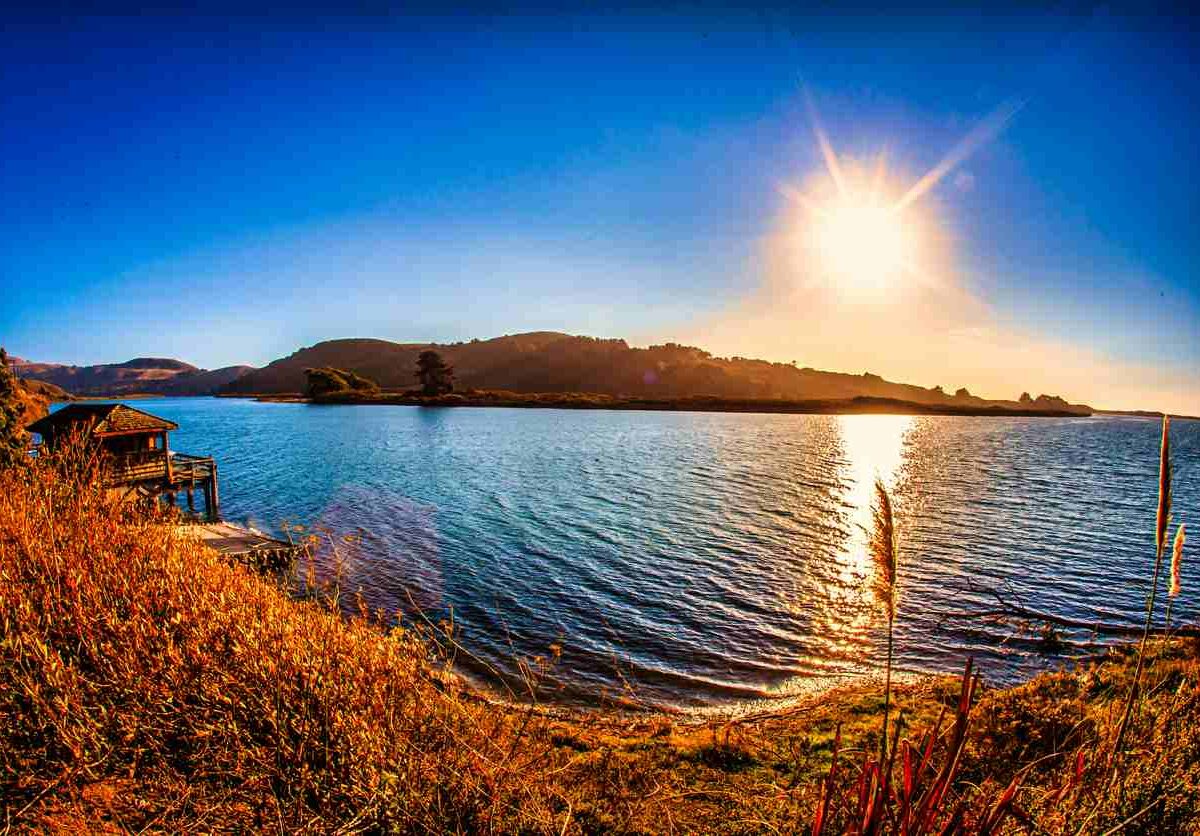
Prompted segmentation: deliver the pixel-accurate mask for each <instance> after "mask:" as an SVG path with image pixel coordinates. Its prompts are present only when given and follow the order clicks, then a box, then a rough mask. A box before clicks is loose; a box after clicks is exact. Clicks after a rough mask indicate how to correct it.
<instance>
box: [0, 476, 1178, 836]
mask: <svg viewBox="0 0 1200 836" xmlns="http://www.w3.org/2000/svg"><path fill="white" fill-rule="evenodd" d="M64 464H65V465H67V466H65V467H63V466H60V467H58V468H55V467H53V466H52V465H51V463H49V462H46V461H43V462H38V463H35V464H34V465H33V467H31V468H30V469H27V470H26V469H20V470H9V471H5V472H0V730H2V731H0V829H3V828H10V827H11V828H12V829H14V830H28V831H57V832H105V831H110V832H141V831H147V832H211V831H218V832H245V831H256V832H417V833H430V832H432V833H488V832H492V833H516V832H524V833H556V834H559V833H600V832H618V833H660V832H691V833H712V832H722V833H794V832H797V831H800V830H808V829H809V828H810V827H811V822H812V817H813V813H814V810H815V808H816V806H817V803H818V800H819V799H820V798H822V793H821V790H822V779H823V778H824V777H825V776H826V775H827V774H828V770H829V766H830V762H831V759H832V753H833V749H834V741H835V738H837V737H838V736H839V731H840V744H839V745H840V757H841V758H842V759H843V762H844V763H845V764H847V765H851V764H856V763H861V762H862V761H863V760H864V759H866V758H868V757H873V756H874V754H875V753H877V752H879V749H880V727H881V720H882V715H883V712H882V709H883V704H884V699H885V696H884V692H883V689H882V688H880V687H878V686H877V685H873V684H864V685H861V686H855V687H852V688H845V689H842V690H839V691H835V692H832V693H829V694H826V695H823V696H822V698H820V699H819V700H814V701H812V702H811V703H808V704H803V705H799V706H797V707H794V708H792V709H788V710H786V711H783V710H781V711H778V712H775V713H767V714H762V715H758V716H755V717H752V718H748V719H745V720H742V721H737V720H728V719H726V720H716V721H699V720H688V719H686V718H683V717H675V716H667V715H657V714H651V715H640V716H639V715H633V716H630V715H620V714H615V713H611V712H610V713H603V712H598V713H594V714H581V713H566V712H561V713H555V712H543V711H541V710H534V709H531V708H529V707H525V706H515V705H503V704H497V703H494V702H491V701H488V700H486V699H484V698H483V697H481V696H480V695H479V694H478V693H475V692H472V691H471V690H469V689H468V688H466V687H464V686H463V684H462V683H460V682H459V680H457V679H456V678H455V677H454V676H453V675H452V674H451V673H450V672H449V670H448V669H447V666H446V663H445V660H444V659H443V658H442V657H441V656H440V655H439V654H438V652H437V650H436V648H437V643H436V642H433V641H430V640H428V639H429V637H428V636H422V635H419V634H417V633H416V632H413V631H411V630H407V631H405V630H392V631H384V630H382V629H381V628H379V627H378V626H377V625H374V624H372V623H369V622H367V621H366V620H363V619H359V618H352V617H351V618H347V617H345V616H343V615H341V614H340V613H338V612H336V611H334V609H333V608H331V607H329V606H327V605H324V604H321V603H319V602H314V601H297V600H295V599H293V598H291V597H289V596H288V595H287V594H286V592H285V591H284V589H283V588H282V586H281V585H278V584H276V583H274V582H272V581H270V580H269V579H267V578H264V577H262V576H259V575H256V574H254V573H252V572H250V571H248V570H247V569H245V568H243V567H238V566H231V565H226V564H225V563H223V562H222V561H221V560H220V559H219V558H218V557H217V556H216V555H215V553H213V552H210V551H208V550H207V549H205V548H204V547H202V546H200V545H198V544H196V543H194V542H190V541H188V540H185V539H182V538H181V537H180V536H179V535H177V534H174V533H172V530H171V529H170V528H169V527H164V526H162V525H161V524H160V523H161V518H159V517H158V516H156V515H155V514H153V513H148V512H145V511H137V510H134V509H131V508H129V507H127V506H119V505H116V504H113V503H111V502H110V501H108V500H107V499H106V498H105V497H104V495H103V493H102V492H101V491H99V490H98V489H96V488H94V487H92V486H91V485H90V484H89V483H88V482H87V480H86V476H87V474H88V471H89V467H90V466H89V465H88V464H87V463H86V462H82V461H79V460H72V461H69V462H66V463H64ZM1135 661H1136V657H1135V656H1134V655H1133V654H1132V653H1131V652H1129V651H1128V650H1122V651H1118V652H1116V653H1114V654H1113V655H1112V657H1111V658H1110V659H1108V660H1106V661H1104V662H1103V663H1096V664H1092V665H1087V666H1084V667H1082V668H1080V669H1079V670H1078V671H1073V672H1063V673H1057V674H1047V675H1044V676H1041V677H1038V678H1037V679H1035V680H1033V681H1032V682H1030V683H1028V684H1026V685H1024V686H1021V687H1019V688H1015V689H1009V690H990V691H989V690H987V689H986V688H981V689H980V691H979V694H980V695H979V697H978V698H977V700H976V703H975V705H974V706H973V707H972V708H971V711H970V712H969V723H965V724H963V726H962V729H963V735H964V736H963V739H962V740H961V742H960V743H956V742H955V740H954V734H955V732H954V728H957V727H958V724H957V723H951V724H948V725H943V726H942V727H941V730H940V732H938V733H936V734H933V735H932V736H930V735H928V731H929V730H930V729H932V728H936V727H937V725H936V722H935V721H936V719H937V717H938V715H939V713H940V712H941V711H942V710H943V708H945V707H947V706H948V707H949V709H950V714H951V715H953V714H954V706H955V705H956V703H957V702H958V701H959V699H960V695H961V691H962V689H961V683H960V682H959V681H958V680H956V679H955V678H934V679H929V680H925V681H922V682H919V683H909V684H902V685H900V686H897V687H896V688H894V689H893V691H892V695H891V698H892V699H893V700H894V707H895V711H896V716H897V721H896V727H897V729H898V732H897V735H898V736H897V739H898V740H900V744H899V746H898V749H897V750H898V751H900V752H904V751H922V750H923V749H922V747H921V744H922V742H923V741H932V748H931V749H930V751H931V758H932V760H931V769H932V770H933V771H932V772H931V774H937V775H940V774H943V770H944V768H945V765H946V762H947V760H948V758H949V756H950V755H953V757H954V758H955V759H956V760H957V766H956V767H955V769H954V770H952V771H951V772H950V773H947V774H949V775H950V776H951V779H950V780H949V782H948V783H947V786H946V789H945V792H944V794H943V795H944V801H943V802H941V803H943V808H942V810H941V811H939V815H941V814H949V815H956V813H955V811H956V810H957V809H958V806H959V805H961V812H960V813H958V814H957V815H958V821H960V822H961V826H962V828H963V832H977V831H979V830H980V829H982V828H981V826H980V825H981V824H985V823H986V821H987V816H988V815H989V811H991V810H992V809H993V802H994V801H995V799H996V798H997V797H998V795H999V794H1000V793H1002V792H1003V790H1004V789H1005V787H1007V786H1010V785H1011V783H1012V781H1013V779H1014V778H1015V777H1017V775H1018V773H1019V772H1020V773H1021V774H1022V775H1023V778H1024V780H1023V782H1022V784H1021V788H1020V790H1019V792H1017V793H1016V797H1015V799H1014V801H1015V804H1014V808H1013V809H1014V810H1015V811H1016V814H1017V817H1016V818H1011V819H1008V820H1006V822H1005V824H1004V827H1006V828H1007V829H1008V831H1009V832H1037V833H1076V832H1078V831H1079V828H1080V825H1083V830H1082V832H1084V833H1093V834H1099V833H1104V832H1105V831H1106V830H1109V829H1110V828H1112V827H1114V826H1117V825H1119V824H1120V823H1121V822H1123V821H1125V820H1126V819H1130V818H1131V817H1132V820H1131V821H1130V822H1128V823H1127V824H1126V825H1125V830H1124V831H1123V832H1128V833H1172V834H1174V833H1187V832H1195V830H1196V828H1197V826H1198V824H1200V814H1198V813H1197V811H1198V810H1200V766H1198V764H1200V664H1198V662H1197V656H1196V650H1195V647H1194V646H1192V645H1185V644H1183V643H1180V642H1173V643H1167V642H1156V643H1154V644H1152V645H1151V647H1150V648H1149V650H1148V652H1147V655H1146V658H1145V671H1144V673H1143V677H1144V688H1143V689H1141V693H1142V695H1143V697H1142V701H1141V704H1140V710H1139V712H1138V713H1137V714H1136V715H1135V716H1134V718H1133V719H1132V720H1131V721H1130V725H1129V728H1128V733H1127V735H1126V745H1125V747H1124V749H1123V750H1122V752H1121V753H1120V756H1119V758H1118V761H1117V764H1116V766H1117V768H1116V778H1115V780H1114V781H1113V783H1112V784H1111V785H1109V784H1105V783H1103V782H1102V775H1101V772H1102V768H1103V764H1104V757H1103V753H1104V752H1105V751H1106V747H1108V746H1110V745H1111V740H1112V738H1113V730H1114V728H1115V726H1116V718H1117V717H1118V716H1119V714H1120V708H1121V702H1122V697H1123V695H1124V694H1125V693H1126V690H1127V689H1128V688H1129V686H1130V683H1131V681H1132V680H1133V678H1134V671H1135V669H1136V665H1135ZM905 740H909V741H911V744H910V745H906V744H905V742H904V741H905ZM898 760H902V759H899V758H898ZM1077 767H1078V768H1077ZM901 768H902V764H898V765H897V769H898V770H899V769H901ZM897 774H899V773H897ZM857 777H858V776H857V775H856V770H855V769H854V768H853V767H851V768H846V769H843V770H842V771H841V772H840V773H839V774H838V777H837V778H836V780H835V781H833V782H831V786H832V787H833V790H834V793H833V795H832V796H831V802H830V804H829V807H828V810H827V816H826V823H825V828H824V832H825V833H835V832H845V831H847V830H850V829H852V824H853V822H852V810H853V799H854V797H855V793H856V792H857V786H856V780H857ZM893 785H894V786H902V782H900V784H896V783H895V782H893ZM939 820H945V819H943V818H939ZM1035 821H1036V822H1038V824H1037V825H1036V827H1035V826H1034V825H1033V824H1032V823H1033V822H1035ZM893 824H894V823H893ZM891 828H892V825H889V824H888V822H887V820H886V819H884V820H883V825H882V829H881V830H880V831H879V832H896V830H895V829H891Z"/></svg>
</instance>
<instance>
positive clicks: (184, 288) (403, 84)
mask: <svg viewBox="0 0 1200 836" xmlns="http://www.w3.org/2000/svg"><path fill="white" fill-rule="evenodd" d="M1191 25H1192V24H1190V23H1188V22H1186V21H1183V22H1176V23H1175V24H1174V25H1168V24H1163V23H1157V24H1156V23H1152V22H1149V21H1148V20H1140V21H1139V20H1131V19H1128V18H1123V17H1121V16H1118V15H1114V14H1110V13H1107V12H1105V11H1103V10H1100V11H1085V12H1082V13H1076V14H1068V15H1060V16H1050V15H1046V16H1024V17H1002V16H999V15H996V14H963V15H960V16H957V17H945V18H942V17H931V16H916V17H909V18H906V19H888V18H886V17H883V16H878V15H877V16H874V17H866V18H863V17H857V16H855V17H846V18H836V17H829V16H824V17H820V16H818V17H813V16H804V15H797V14H791V13H784V12H765V13H761V14H754V15H735V14H733V13H723V12H717V11H711V10H710V11H707V12H706V13H704V14H700V13H693V14H688V13H682V14H679V15H676V16H674V17H665V16H655V17H651V16H647V15H645V14H641V13H628V14H622V13H618V12H610V13H606V14H604V15H602V16H597V15H594V16H586V15H581V16H574V17H564V16H562V15H554V16H550V15H539V16H535V15H510V16H504V17H475V18H456V19H421V20H417V19H397V18H385V17H359V18H354V17H342V18H337V19H332V18H322V17H318V16H316V15H315V13H313V14H308V15H300V14H295V13H293V14H292V15H290V16H281V17H275V18H271V19H270V20H268V19H266V18H237V19H234V20H232V21H225V20H221V19H218V18H216V17H209V18H201V19H192V20H184V19H182V18H162V19H144V18H138V19H133V18H128V19H89V20H74V21H73V20H70V19H63V20H59V21H56V22H53V23H50V22H46V21H33V20H31V21H27V22H25V23H19V24H16V25H12V26H9V27H7V28H6V29H5V31H4V32H3V33H2V34H0V61H2V62H3V65H2V70H3V71H2V73H0V113H2V115H3V123H4V125H5V127H4V128H3V130H2V131H0V160H3V163H2V166H3V174H2V175H0V179H2V180H3V183H4V189H3V191H4V200H3V202H2V203H0V288H2V289H3V291H4V299H3V302H2V304H0V341H3V342H4V344H5V345H6V346H7V347H8V348H9V349H10V351H12V352H13V353H16V354H18V355H20V356H22V357H27V358H30V359H36V360H44V361H59V362H72V363H79V364H84V363H95V362H114V361H120V360H124V359H128V358H129V357H132V356H144V355H153V356H174V357H179V358H181V359H185V360H188V361H190V362H193V363H196V364H198V365H202V366H205V367H210V368H211V367H217V366H221V365H226V364H232V363H251V364H261V363H265V362H267V361H269V360H271V359H274V358H276V357H279V356H282V355H285V354H288V353H290V352H291V351H293V350H295V349H296V348H298V347H300V346H302V345H308V344H312V343H314V342H316V341H319V340H322V339H329V338H335V337H343V336H374V337H382V338H386V339H395V340H421V341H424V340H439V341H450V340H457V339H468V338H471V337H476V336H479V337H487V336H494V335H497V334H501V333H511V332H517V331H524V330H532V329H543V328H544V329H554V330H562V331H569V332H576V333H588V334H594V335H597V336H624V337H627V338H629V339H631V341H633V342H635V343H639V344H644V343H649V342H658V341H663V340H667V339H682V340H687V341H689V342H694V343H698V344H701V345H704V346H706V347H710V348H713V349H714V350H716V351H717V352H718V353H722V354H740V355H747V356H765V357H768V358H770V359H779V360H793V359H795V360H797V361H798V362H799V363H800V364H801V365H814V366H818V367H825V368H838V369H842V368H844V369H845V370H849V371H863V370H865V368H870V369H871V370H873V371H879V372H881V373H884V374H886V375H888V376H892V377H897V378H901V379H906V380H911V381H912V382H916V383H921V384H924V385H933V384H934V383H943V384H945V385H956V386H957V385H968V386H972V388H973V391H975V390H976V389H977V388H978V389H979V390H980V391H982V392H983V393H984V394H996V395H1005V396H1012V395H1015V394H1016V393H1015V392H1012V393H1010V392H1008V391H1007V389H1008V388H1012V387H1018V391H1019V388H1032V387H1033V385H1034V384H1033V383H1030V384H1028V385H1026V382H1027V381H1030V380H1032V381H1034V382H1035V383H1037V384H1039V385H1044V386H1045V387H1046V388H1047V389H1050V388H1053V389H1054V391H1060V390H1061V391H1062V392H1063V393H1064V394H1067V395H1068V396H1072V397H1074V398H1075V399H1078V400H1087V401H1089V402H1093V403H1100V404H1101V405H1110V406H1145V407H1154V406H1157V405H1164V406H1166V408H1173V409H1178V410H1183V409H1191V410H1192V411H1193V412H1200V391H1198V389H1200V382H1198V380H1197V376H1196V371H1195V370H1196V369H1197V368H1200V328H1197V327H1196V326H1197V323H1198V322H1200V282H1198V281H1197V278H1196V274H1195V269H1196V268H1195V265H1196V264H1197V263H1198V260H1197V255H1198V254H1200V253H1198V252H1197V248H1198V244H1197V236H1196V235H1195V232H1194V223H1195V219H1196V218H1197V217H1200V205H1198V203H1200V199H1198V198H1197V193H1198V192H1197V189H1196V188H1195V186H1196V183H1197V182H1198V177H1197V175H1198V173H1200V171H1198V169H1200V152H1197V148H1198V147H1200V130H1198V121H1197V120H1198V117H1197V115H1196V112H1197V111H1196V109H1195V107H1194V102H1195V101H1196V100H1197V98H1198V96H1200V81H1198V80H1197V78H1196V75H1195V73H1194V72H1193V68H1194V66H1195V62H1196V59H1197V54H1196V53H1197V50H1196V48H1195V46H1194V45H1193V44H1194V43H1195V37H1194V32H1192V31H1190V27H1191ZM805 90H807V91H808V94H809V95H810V96H811V97H812V100H813V102H814V104H815V105H816V109H817V112H818V113H819V114H820V118H821V120H822V121H823V123H824V125H825V128H826V130H827V132H828V134H829V137H830V140H831V142H832V144H833V145H834V147H835V148H836V149H837V151H838V153H839V155H845V156H846V157H848V158H862V159H866V158H869V157H871V156H872V155H874V154H876V153H878V152H879V151H881V150H884V149H886V151H887V154H888V163H889V168H890V169H891V170H893V171H894V172H895V173H896V175H897V176H898V177H900V176H902V173H903V174H906V175H907V176H908V177H909V179H910V180H911V179H915V178H916V177H917V176H919V175H920V174H922V173H923V172H925V171H927V170H928V169H929V168H931V167H932V166H934V165H935V164H936V163H937V162H938V161H939V160H940V159H941V158H942V157H943V156H944V155H945V154H946V153H947V152H948V151H949V150H950V149H951V148H952V147H953V146H954V145H955V143H956V142H958V141H959V140H961V139H962V137H963V136H964V135H965V134H967V133H968V132H969V131H970V130H971V128H972V126H974V125H976V124H977V123H978V122H979V121H980V120H982V119H984V118H985V117H986V116H987V115H988V114H989V113H991V112H993V111H994V110H995V109H996V108H997V107H999V106H1002V105H1003V104H1004V103H1006V102H1013V101H1023V102H1025V104H1024V107H1023V108H1022V109H1021V110H1020V112H1019V113H1018V114H1017V115H1016V116H1015V117H1014V118H1013V119H1012V120H1011V121H1010V122H1009V123H1008V125H1007V126H1006V127H1005V129H1004V130H1003V131H1002V132H1000V133H999V134H998V135H996V136H995V137H993V138H992V139H991V140H990V141H989V142H987V143H985V144H983V145H982V146H981V147H980V148H978V149H977V150H976V151H975V153H973V154H972V155H971V156H970V157H968V158H967V159H966V160H965V161H964V162H962V163H961V164H960V165H959V166H958V167H957V168H956V169H955V170H954V171H953V172H952V173H951V174H950V175H949V176H947V177H946V178H945V179H944V180H943V181H942V182H941V183H939V184H938V185H937V187H936V188H935V189H934V190H933V191H932V192H930V193H929V194H928V195H926V196H925V197H923V198H922V199H921V203H922V204H923V209H922V211H924V212H926V213H927V214H928V215H929V216H930V217H931V218H933V223H935V224H936V227H937V229H938V231H939V234H940V235H941V236H942V237H943V238H944V239H945V241H946V244H945V248H946V249H947V251H948V252H947V258H946V260H947V262H949V263H952V266H951V267H949V268H947V270H948V273H952V278H951V279H949V284H950V285H952V287H953V288H954V291H955V293H961V294H963V295H964V298H966V297H969V299H970V304H969V305H968V306H962V305H958V306H956V307H952V308H946V309H945V311H943V314H944V315H941V316H937V317H934V316H928V317H923V316H922V315H921V311H922V310H925V308H922V307H919V306H918V307H914V305H918V303H915V302H912V301H911V300H910V301H909V302H907V303H905V304H906V305H907V307H903V306H901V305H900V304H899V302H896V301H895V299H892V300H891V304H892V309H890V310H886V309H887V305H888V304H889V300H884V299H880V300H873V301H871V302H870V306H871V308H872V311H874V312H875V313H878V314H879V315H880V316H884V315H885V312H886V316H887V318H888V319H889V320H890V321H893V322H894V321H899V320H902V319H905V318H907V317H909V316H910V315H911V316H913V320H912V321H913V328H912V329H911V331H912V333H909V335H908V337H903V336H897V337H896V339H898V340H903V339H910V340H912V341H913V343H914V345H916V344H917V343H920V344H921V345H922V346H924V348H925V353H924V354H921V353H920V352H918V351H917V350H916V349H915V348H914V351H913V352H912V356H907V355H906V354H905V352H903V351H892V350H890V349H887V348H885V347H883V346H879V345H874V344H873V343H872V339H871V337H872V334H871V333H862V334H858V333H855V330H856V328H857V327H859V326H857V325H856V323H862V326H861V327H863V328H866V327H867V325H866V323H869V322H870V321H871V315H872V314H871V312H870V311H868V312H866V313H865V314H864V313H863V312H861V311H849V312H848V311H847V310H846V309H845V306H841V305H839V306H838V308H839V310H840V311H841V313H842V315H843V316H845V321H844V325H842V326H840V327H839V331H838V333H841V334H844V336H845V343H847V344H849V343H854V344H855V346H856V348H855V350H853V351H850V350H848V349H847V348H846V346H845V345H839V344H836V343H837V342H838V341H837V340H831V339H828V338H824V339H822V341H821V342H819V343H818V342H816V341H815V338H809V339H805V337H804V335H805V334H811V333H813V331H814V329H811V328H810V327H809V326H810V324H811V323H812V322H813V321H815V320H820V319H822V318H824V319H826V320H828V319H829V317H830V316H833V315H834V314H833V313H832V312H829V314H828V316H826V313H827V312H826V310H825V309H823V308H822V307H821V305H822V304H826V303H822V302H820V301H819V300H814V299H808V300H806V301H802V303H800V304H797V305H795V306H794V308H793V307H789V306H787V305H781V304H778V300H775V299H773V298H764V295H763V294H764V287H765V286H767V285H769V284H770V281H769V280H768V278H766V277H764V268H763V266H762V265H763V258H762V249H763V246H764V241H766V240H768V239H769V238H770V236H771V235H772V234H773V232H772V231H773V230H777V229H778V224H779V217H780V212H781V203H783V202H784V201H783V198H781V191H780V186H781V184H785V183H792V182H802V181H805V180H806V179H807V178H809V177H811V176H812V175H813V174H814V172H821V171H822V170H823V164H822V162H821V157H820V154H819V152H818V150H817V148H816V145H815V142H814V138H813V131H812V126H811V122H810V120H809V117H808V112H807V111H806V108H805V99H804V91H805ZM956 298H957V297H956ZM919 304H920V305H926V304H932V305H934V306H935V307H936V306H938V305H939V304H940V303H939V302H938V301H937V300H934V301H932V302H929V303H919ZM956 304H957V303H956ZM767 309H769V310H770V321H769V323H768V322H767V321H766V320H763V319H761V314H745V312H746V311H747V310H758V311H762V310H767ZM914 311H915V312H916V313H915V314H914ZM756 316H758V317H759V319H755V317H756ZM954 317H961V318H963V320H964V323H966V324H967V325H969V326H970V327H969V328H967V329H966V330H969V331H970V332H971V333H972V334H976V335H978V334H981V333H984V332H987V334H988V335H989V336H988V337H987V341H986V342H981V343H978V344H976V345H975V346H974V349H973V350H971V351H966V352H948V351H945V350H942V349H940V348H939V349H935V348H934V347H935V346H941V345H943V343H942V342H940V341H939V340H941V339H942V337H945V338H946V339H949V337H946V336H945V335H944V334H943V335H941V336H939V332H940V331H948V330H953V329H948V327H947V326H946V322H947V321H948V320H950V319H953V318H954ZM968 318H969V322H967V319H968ZM764 335H769V336H764ZM955 339H962V335H961V334H959V335H958V336H956V337H955ZM972 339H974V337H972ZM998 344H999V345H1004V346H1013V347H1015V348H1019V349H1021V350H1020V351H1016V352H1015V353H1013V354H1003V355H997V354H996V352H995V350H994V346H996V345H998ZM989 347H991V348H989ZM872 352H874V355H873V354H872ZM948 353H951V354H961V355H962V357H961V358H956V359H957V361H956V362H955V363H949V362H947V363H946V364H945V365H944V367H939V365H938V361H937V357H939V356H945V355H946V354H948ZM875 355H877V356H878V359H877V360H876V359H875ZM989 358H990V359H989ZM997 364H1000V365H1003V366H1004V368H1003V369H1001V370H1000V371H997V369H996V368H994V367H995V366H996V365H997ZM864 367H865V368H864ZM1056 368H1057V369H1059V370H1060V371H1061V374H1060V375H1059V376H1058V377H1055V374H1054V372H1055V370H1056ZM1148 370H1149V371H1148ZM1150 376H1153V377H1154V379H1153V380H1150ZM1130 380H1141V381H1143V382H1144V385H1141V386H1140V388H1138V387H1133V385H1132V384H1131V383H1130ZM1129 399H1133V400H1135V401H1137V402H1129ZM1189 405H1193V406H1189Z"/></svg>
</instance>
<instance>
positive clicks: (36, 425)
mask: <svg viewBox="0 0 1200 836" xmlns="http://www.w3.org/2000/svg"><path fill="white" fill-rule="evenodd" d="M77 424H87V425H88V426H89V427H90V429H89V430H88V433H89V434H90V435H94V436H107V435H126V434H134V433H149V432H163V431H165V430H177V429H179V425H178V424H176V423H175V422H174V421H168V420H167V419H166V418H159V417H158V416H157V415H151V414H150V413H149V412H142V411H141V410H140V409H134V408H133V407H132V406H126V405H125V404H123V403H106V404H90V403H89V404H79V403H73V404H68V405H67V406H64V407H63V408H62V409H60V410H58V411H57V412H54V413H51V414H50V415H47V416H46V417H45V418H42V419H40V420H38V421H34V422H33V423H32V424H30V425H29V426H28V427H27V429H28V430H29V431H30V432H35V433H38V434H39V435H49V434H52V433H55V432H57V431H58V430H61V429H67V428H70V427H72V426H75V425H77Z"/></svg>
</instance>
